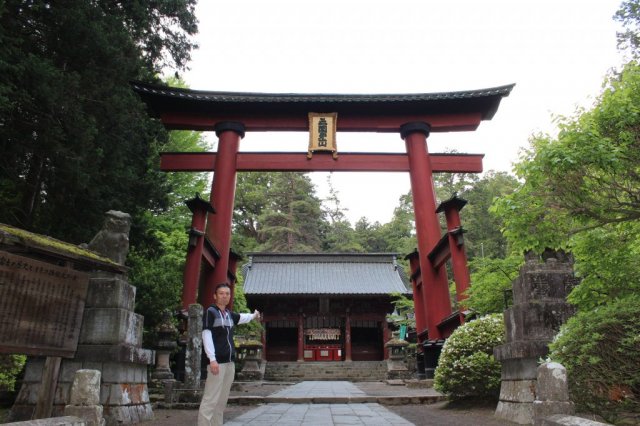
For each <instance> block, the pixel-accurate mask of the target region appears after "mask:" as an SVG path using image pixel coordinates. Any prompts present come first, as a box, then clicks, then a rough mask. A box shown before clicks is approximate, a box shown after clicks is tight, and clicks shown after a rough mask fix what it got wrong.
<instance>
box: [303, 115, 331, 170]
mask: <svg viewBox="0 0 640 426" xmlns="http://www.w3.org/2000/svg"><path fill="white" fill-rule="evenodd" d="M337 124H338V113H337V112H330V113H318V112H310V113H309V151H308V152H307V158H311V157H312V156H313V153H314V152H320V151H326V152H331V153H333V158H334V159H336V158H338V147H337V145H336V128H337Z"/></svg>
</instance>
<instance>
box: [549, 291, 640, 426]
mask: <svg viewBox="0 0 640 426" xmlns="http://www.w3.org/2000/svg"><path fill="white" fill-rule="evenodd" d="M639 318H640V296H630V297H626V298H624V299H622V300H616V301H612V302H610V303H609V304H607V305H605V306H601V307H598V308H596V309H594V310H591V311H588V312H580V313H579V314H577V315H576V316H574V317H573V318H571V319H569V321H567V323H566V324H565V325H564V326H563V327H562V328H561V329H560V333H559V334H558V336H557V337H556V339H555V340H554V342H553V343H552V344H551V345H550V350H551V353H550V357H551V359H552V360H553V361H556V362H559V363H561V364H562V365H564V366H565V368H566V369H567V374H568V376H569V391H570V392H571V397H572V400H573V401H574V402H575V403H576V409H577V410H578V411H583V412H591V413H596V414H600V415H601V416H603V417H604V418H605V419H606V420H607V421H609V422H616V421H619V420H620V418H621V416H623V414H624V413H640V373H639V371H640V370H639V368H640V367H639V366H640V321H639Z"/></svg>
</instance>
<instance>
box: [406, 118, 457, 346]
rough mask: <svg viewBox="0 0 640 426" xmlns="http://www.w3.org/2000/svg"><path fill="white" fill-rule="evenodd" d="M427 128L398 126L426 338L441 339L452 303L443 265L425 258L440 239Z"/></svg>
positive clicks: (410, 124) (413, 123)
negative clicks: (405, 159)
mask: <svg viewBox="0 0 640 426" xmlns="http://www.w3.org/2000/svg"><path fill="white" fill-rule="evenodd" d="M430 130H431V126H429V124H427V123H422V122H412V123H406V124H403V125H402V126H400V136H401V137H402V139H404V142H405V145H406V147H407V155H408V157H409V176H410V179H411V194H412V196H413V208H414V211H415V218H416V236H417V239H418V253H419V258H420V271H421V274H422V289H423V291H422V292H423V296H424V306H425V308H426V309H425V310H426V312H425V313H426V323H427V329H428V331H429V336H428V338H429V339H430V340H433V339H441V338H442V335H441V334H440V330H438V324H439V323H440V322H441V321H442V320H443V319H444V318H446V317H447V316H449V315H450V314H451V302H450V300H449V286H448V282H447V273H446V270H445V268H438V269H435V268H433V266H432V265H431V262H430V261H429V259H428V258H427V255H428V254H429V252H430V251H431V250H432V249H433V248H434V247H435V246H436V244H437V243H438V241H439V240H440V224H439V223H438V216H437V214H436V197H435V191H434V189H433V172H432V169H431V161H430V159H429V152H428V151H427V136H429V132H430Z"/></svg>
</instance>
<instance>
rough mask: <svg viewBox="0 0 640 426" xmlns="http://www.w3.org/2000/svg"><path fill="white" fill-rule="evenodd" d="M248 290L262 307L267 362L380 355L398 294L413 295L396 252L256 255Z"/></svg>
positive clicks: (247, 268) (250, 300)
mask: <svg viewBox="0 0 640 426" xmlns="http://www.w3.org/2000/svg"><path fill="white" fill-rule="evenodd" d="M243 273H244V277H245V281H244V292H245V295H246V298H247V304H248V305H249V306H250V308H251V309H258V310H260V311H261V312H263V321H264V325H265V328H266V333H265V342H264V345H265V357H266V360H267V361H381V360H383V359H386V354H385V350H384V343H385V342H386V341H388V340H389V338H390V337H391V336H390V332H389V328H388V325H387V318H386V315H387V314H389V313H391V312H393V308H394V307H393V304H392V303H391V301H392V299H393V297H392V294H393V293H395V294H397V293H402V294H405V295H407V296H409V295H410V294H411V290H410V284H409V280H408V278H407V277H406V275H405V274H404V271H403V269H402V267H401V266H400V265H398V264H397V263H396V255H395V254H390V253H383V254H274V253H253V254H251V255H250V256H249V262H248V263H247V264H245V265H244V267H243Z"/></svg>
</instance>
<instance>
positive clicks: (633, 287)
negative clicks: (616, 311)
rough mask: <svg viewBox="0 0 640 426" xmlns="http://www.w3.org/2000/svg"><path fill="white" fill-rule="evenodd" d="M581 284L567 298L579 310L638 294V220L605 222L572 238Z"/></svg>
mask: <svg viewBox="0 0 640 426" xmlns="http://www.w3.org/2000/svg"><path fill="white" fill-rule="evenodd" d="M572 242H573V248H572V250H573V254H574V256H575V257H576V259H578V262H576V265H575V269H576V273H577V274H578V275H579V276H580V277H581V279H582V280H581V282H580V284H579V285H578V286H577V287H576V288H575V289H574V290H573V291H572V292H571V294H570V296H569V301H570V302H571V303H573V304H575V305H577V306H578V307H579V308H580V309H581V310H584V311H591V310H592V309H594V308H596V307H597V306H602V305H605V304H607V303H609V302H610V301H611V300H616V299H621V298H624V297H627V296H630V295H633V294H640V279H639V278H638V277H640V222H637V221H634V222H628V223H617V224H611V225H606V226H603V227H601V228H596V229H593V230H591V231H589V232H583V233H580V234H577V235H575V236H574V237H573V238H572Z"/></svg>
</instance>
